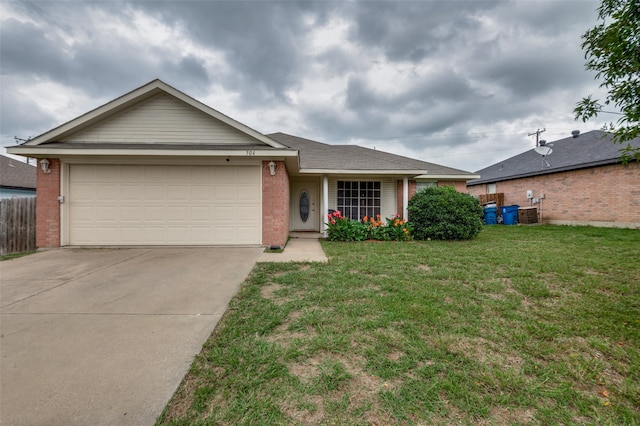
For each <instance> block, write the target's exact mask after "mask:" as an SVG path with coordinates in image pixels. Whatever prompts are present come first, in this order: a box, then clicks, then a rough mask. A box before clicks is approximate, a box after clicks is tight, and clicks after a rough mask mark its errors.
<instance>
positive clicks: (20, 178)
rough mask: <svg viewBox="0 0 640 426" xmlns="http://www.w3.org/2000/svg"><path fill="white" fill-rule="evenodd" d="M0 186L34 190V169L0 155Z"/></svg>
mask: <svg viewBox="0 0 640 426" xmlns="http://www.w3.org/2000/svg"><path fill="white" fill-rule="evenodd" d="M0 186H4V187H9V188H32V189H35V187H36V167H34V166H30V165H28V164H27V163H23V162H22V161H18V160H14V159H13V158H10V157H5V156H4V155H0Z"/></svg>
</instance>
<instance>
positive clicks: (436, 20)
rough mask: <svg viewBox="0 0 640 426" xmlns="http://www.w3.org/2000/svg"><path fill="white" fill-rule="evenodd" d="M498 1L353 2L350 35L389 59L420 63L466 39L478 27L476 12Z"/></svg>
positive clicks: (489, 9) (485, 11)
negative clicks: (379, 51)
mask: <svg viewBox="0 0 640 426" xmlns="http://www.w3.org/2000/svg"><path fill="white" fill-rule="evenodd" d="M498 4H499V2H483V1H472V2H464V1H452V2H442V1H439V2H356V3H353V8H354V13H353V27H352V32H351V34H352V36H353V37H354V38H355V39H356V40H357V41H358V42H359V43H361V44H362V45H364V46H367V47H370V48H375V49H381V50H382V51H383V52H384V54H385V56H386V57H387V58H388V59H390V60H392V61H397V60H408V61H412V62H419V61H421V60H423V59H425V58H427V57H432V56H434V55H436V54H439V53H444V54H450V53H451V48H452V47H453V46H455V45H457V44H463V43H465V42H466V35H467V34H468V33H469V32H474V31H476V30H477V29H478V27H479V22H478V18H477V16H476V13H477V12H478V11H482V12H483V13H491V9H493V8H494V7H496V5H498Z"/></svg>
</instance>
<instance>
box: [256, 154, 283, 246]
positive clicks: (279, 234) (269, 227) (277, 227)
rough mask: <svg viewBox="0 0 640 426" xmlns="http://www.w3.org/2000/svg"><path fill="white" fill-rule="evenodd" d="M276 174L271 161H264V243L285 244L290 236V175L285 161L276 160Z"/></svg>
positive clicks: (267, 244) (269, 244) (270, 244)
mask: <svg viewBox="0 0 640 426" xmlns="http://www.w3.org/2000/svg"><path fill="white" fill-rule="evenodd" d="M275 163H276V175H275V176H271V173H270V172H269V161H263V162H262V244H263V245H265V246H272V245H276V246H284V244H285V243H286V242H287V238H288V237H289V175H288V173H287V167H286V165H285V163H284V161H276V162H275Z"/></svg>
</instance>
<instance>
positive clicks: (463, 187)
mask: <svg viewBox="0 0 640 426" xmlns="http://www.w3.org/2000/svg"><path fill="white" fill-rule="evenodd" d="M438 186H453V187H454V188H455V189H456V191H458V192H462V193H464V194H466V193H467V182H465V181H460V180H443V181H438Z"/></svg>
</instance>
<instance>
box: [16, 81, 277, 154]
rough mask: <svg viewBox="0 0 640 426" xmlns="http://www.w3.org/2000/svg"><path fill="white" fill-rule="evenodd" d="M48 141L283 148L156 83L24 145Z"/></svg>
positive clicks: (189, 98) (160, 83)
mask: <svg viewBox="0 0 640 426" xmlns="http://www.w3.org/2000/svg"><path fill="white" fill-rule="evenodd" d="M125 133H126V136H125V135H124V134H125ZM50 142H89V143H92V142H102V143H154V144H157V143H173V144H175V143H188V144H194V143H195V144H225V145H233V144H244V145H249V144H258V145H265V146H266V147H273V148H284V147H283V146H282V145H281V144H279V143H278V142H276V141H274V140H272V139H270V138H268V137H266V136H265V135H263V134H261V133H259V132H257V131H255V130H253V129H251V128H249V127H247V126H245V125H244V124H242V123H240V122H238V121H235V120H233V119H232V118H230V117H227V116H226V115H224V114H222V113H220V112H218V111H216V110H214V109H213V108H211V107H209V106H207V105H205V104H203V103H201V102H199V101H197V100H195V99H193V98H191V97H190V96H187V95H186V94H184V93H182V92H180V91H178V90H176V89H175V88H173V87H171V86H169V85H167V84H166V83H164V82H162V81H160V80H154V81H152V82H150V83H148V84H146V85H144V86H142V87H139V88H138V89H135V90H133V91H132V92H129V93H127V94H125V95H123V96H121V97H119V98H117V99H114V100H113V101H111V102H109V103H107V104H105V105H103V106H101V107H98V108H96V109H94V110H93V111H90V112H88V113H86V114H84V115H82V116H80V117H78V118H75V119H74V120H71V121H69V122H67V123H65V124H63V125H61V126H59V127H56V128H55V129H53V130H50V131H48V132H46V133H44V134H42V135H40V136H38V137H36V138H34V139H32V140H30V141H28V142H26V143H25V145H29V146H35V145H41V144H46V143H50Z"/></svg>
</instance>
